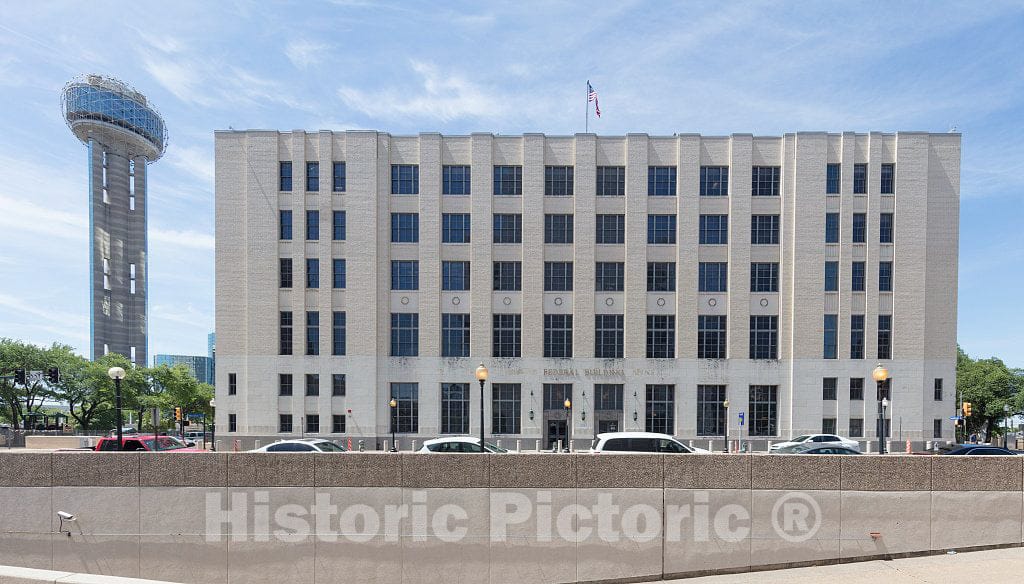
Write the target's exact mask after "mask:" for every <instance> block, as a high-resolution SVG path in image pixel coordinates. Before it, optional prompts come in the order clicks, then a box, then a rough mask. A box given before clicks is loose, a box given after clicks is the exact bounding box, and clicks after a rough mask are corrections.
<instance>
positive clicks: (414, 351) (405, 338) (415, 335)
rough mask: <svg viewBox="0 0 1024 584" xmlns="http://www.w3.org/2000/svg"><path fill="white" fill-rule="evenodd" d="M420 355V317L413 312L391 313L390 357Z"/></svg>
mask: <svg viewBox="0 0 1024 584" xmlns="http://www.w3.org/2000/svg"><path fill="white" fill-rule="evenodd" d="M419 354H420V315H419V314H418V313H415V312H392V313H391V356H392V357H416V356H417V355H419Z"/></svg>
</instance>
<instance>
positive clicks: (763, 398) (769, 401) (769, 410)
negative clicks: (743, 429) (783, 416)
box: [749, 385, 779, 436]
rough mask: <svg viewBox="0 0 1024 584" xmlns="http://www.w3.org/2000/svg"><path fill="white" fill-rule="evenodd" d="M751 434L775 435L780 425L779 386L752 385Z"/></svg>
mask: <svg viewBox="0 0 1024 584" xmlns="http://www.w3.org/2000/svg"><path fill="white" fill-rule="evenodd" d="M749 409H750V435H751V436H775V435H776V434H778V427H779V386H778V385H751V386H750V398H749Z"/></svg>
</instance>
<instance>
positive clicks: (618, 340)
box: [594, 314, 623, 359]
mask: <svg viewBox="0 0 1024 584" xmlns="http://www.w3.org/2000/svg"><path fill="white" fill-rule="evenodd" d="M622 350H623V315H621V314H595V315H594V357H596V358H598V359H621V358H622Z"/></svg>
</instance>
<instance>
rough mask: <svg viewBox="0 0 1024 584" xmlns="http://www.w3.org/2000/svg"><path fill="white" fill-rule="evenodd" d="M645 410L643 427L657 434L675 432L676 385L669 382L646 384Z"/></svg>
mask: <svg viewBox="0 0 1024 584" xmlns="http://www.w3.org/2000/svg"><path fill="white" fill-rule="evenodd" d="M646 397H647V411H646V415H645V416H644V429H645V430H646V431H648V432H658V433H659V434H668V435H670V436H671V435H672V434H675V429H676V399H675V398H676V386H675V385H669V384H648V385H647V395H646Z"/></svg>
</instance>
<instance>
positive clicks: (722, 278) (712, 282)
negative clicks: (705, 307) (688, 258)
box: [697, 262, 729, 292]
mask: <svg viewBox="0 0 1024 584" xmlns="http://www.w3.org/2000/svg"><path fill="white" fill-rule="evenodd" d="M697 268H698V270H697V271H698V274H697V290H698V291H699V292H726V291H727V290H728V289H729V264H728V263H726V262H700V264H699V265H698V266H697Z"/></svg>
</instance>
